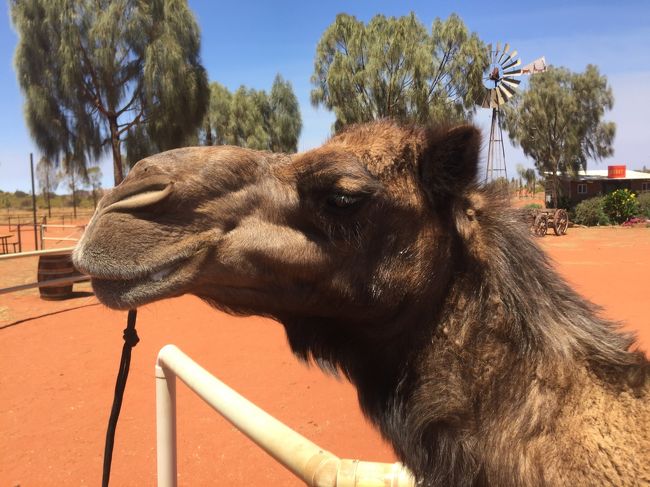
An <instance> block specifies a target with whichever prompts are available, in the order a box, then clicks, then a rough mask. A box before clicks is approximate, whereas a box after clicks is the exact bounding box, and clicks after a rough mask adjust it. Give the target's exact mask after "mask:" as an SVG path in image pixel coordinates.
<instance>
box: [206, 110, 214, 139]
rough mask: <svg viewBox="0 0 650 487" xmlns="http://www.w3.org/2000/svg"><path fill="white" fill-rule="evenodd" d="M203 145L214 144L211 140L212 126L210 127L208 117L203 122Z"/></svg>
mask: <svg viewBox="0 0 650 487" xmlns="http://www.w3.org/2000/svg"><path fill="white" fill-rule="evenodd" d="M205 145H214V142H213V140H212V127H210V117H207V121H206V122H205Z"/></svg>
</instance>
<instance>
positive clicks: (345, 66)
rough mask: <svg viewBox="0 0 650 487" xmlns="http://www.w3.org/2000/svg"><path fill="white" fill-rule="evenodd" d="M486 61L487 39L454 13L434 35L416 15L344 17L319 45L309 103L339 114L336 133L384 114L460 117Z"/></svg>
mask: <svg viewBox="0 0 650 487" xmlns="http://www.w3.org/2000/svg"><path fill="white" fill-rule="evenodd" d="M486 65H487V49H486V48H485V46H484V44H483V43H482V42H481V40H480V39H479V38H478V36H477V35H476V34H474V33H472V34H470V33H469V32H468V31H467V28H466V27H465V25H464V23H463V21H462V20H461V19H460V17H458V16H457V15H455V14H452V15H450V16H449V18H448V19H447V20H441V19H439V18H438V19H436V20H435V21H434V23H433V25H432V28H431V33H430V34H429V33H428V32H427V30H426V28H425V27H424V25H422V24H421V23H420V22H419V21H418V19H417V18H416V17H415V15H414V14H413V13H411V14H410V15H408V16H405V17H398V18H395V17H389V18H387V17H385V16H383V15H376V16H375V17H373V18H372V19H371V20H370V22H369V23H368V24H367V25H364V24H363V22H360V21H358V20H357V19H356V18H355V17H353V16H351V15H347V14H339V15H337V17H336V20H335V21H334V23H333V24H331V25H330V26H329V27H328V28H327V29H326V30H325V32H324V33H323V36H322V37H321V39H320V41H319V43H318V46H317V48H316V61H315V66H314V74H313V75H312V78H311V81H312V84H313V85H314V89H313V90H312V92H311V101H312V104H313V105H314V106H315V107H317V106H319V105H323V106H325V107H326V108H328V109H329V110H333V111H334V113H335V115H336V122H335V127H334V128H335V129H336V130H338V129H340V128H341V127H343V126H344V125H347V124H350V123H359V122H368V121H371V120H376V119H379V118H385V117H391V118H395V119H398V120H406V121H416V122H420V123H429V122H432V121H438V122H440V121H442V122H449V121H458V120H463V119H467V118H470V117H471V115H472V114H473V113H474V111H475V109H476V101H477V100H478V99H479V98H480V95H481V94H482V93H483V91H484V88H483V86H482V81H481V80H482V75H483V69H484V67H485V66H486Z"/></svg>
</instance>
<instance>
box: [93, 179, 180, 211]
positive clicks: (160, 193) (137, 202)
mask: <svg viewBox="0 0 650 487" xmlns="http://www.w3.org/2000/svg"><path fill="white" fill-rule="evenodd" d="M173 186H174V183H172V182H167V183H154V184H150V185H147V186H141V187H139V188H138V189H137V191H130V192H127V193H125V194H124V195H123V196H122V198H120V199H118V200H117V201H115V202H114V203H111V204H110V205H108V206H107V207H105V208H104V210H103V211H102V213H109V212H111V211H125V210H133V209H136V208H143V207H145V206H150V205H153V204H155V203H159V202H161V201H163V200H164V199H166V198H167V197H168V196H169V195H170V194H171V192H172V189H173Z"/></svg>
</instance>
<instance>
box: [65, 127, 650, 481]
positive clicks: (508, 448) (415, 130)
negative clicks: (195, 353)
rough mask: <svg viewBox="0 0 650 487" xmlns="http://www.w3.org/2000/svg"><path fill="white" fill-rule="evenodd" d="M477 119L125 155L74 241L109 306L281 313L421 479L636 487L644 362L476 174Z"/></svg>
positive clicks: (642, 474)
mask: <svg viewBox="0 0 650 487" xmlns="http://www.w3.org/2000/svg"><path fill="white" fill-rule="evenodd" d="M480 146H481V138H480V133H479V131H478V130H477V129H476V128H474V127H472V126H469V125H467V126H458V127H438V128H427V127H417V126H402V125H399V124H396V123H393V122H390V121H379V122H374V123H370V124H365V125H359V126H355V127H351V128H349V129H347V130H345V131H343V132H342V133H340V134H338V135H336V136H334V137H333V138H331V139H330V140H329V141H327V142H326V143H325V144H324V145H323V146H321V147H319V148H317V149H314V150H310V151H307V152H304V153H299V154H294V155H287V154H273V153H269V152H260V151H253V150H248V149H243V148H238V147H229V146H220V147H193V148H182V149H176V150H172V151H168V152H164V153H161V154H158V155H154V156H151V157H148V158H146V159H143V160H142V161H140V162H138V164H136V165H135V167H134V168H133V169H132V171H131V172H130V173H129V175H128V177H127V178H126V179H125V180H124V182H123V183H122V184H120V185H119V186H117V187H116V188H115V189H113V190H112V191H110V192H109V193H108V194H107V195H106V196H105V197H104V199H103V200H102V201H101V203H100V205H99V206H98V208H97V211H96V213H95V215H94V216H93V218H92V220H91V222H90V224H89V226H88V228H87V231H86V233H85V235H84V236H83V238H82V239H81V241H80V242H79V244H78V246H77V248H76V249H75V252H74V263H75V265H76V266H77V267H78V268H79V269H80V270H81V271H83V272H85V273H87V274H89V275H90V276H91V278H92V285H93V288H94V291H95V293H96V295H97V297H98V298H99V300H100V301H102V302H103V303H104V304H106V305H108V306H109V307H112V308H116V309H129V308H134V307H137V306H142V305H144V304H146V303H150V302H152V301H155V300H159V299H163V298H167V297H171V296H178V295H182V294H185V293H191V294H194V295H196V296H199V297H200V298H202V299H204V300H206V301H207V302H209V303H211V304H213V305H214V306H215V307H217V308H219V309H221V310H224V311H226V312H228V313H232V314H237V315H261V316H268V317H272V318H274V319H275V320H277V321H279V322H280V323H282V324H283V325H284V328H285V330H286V334H287V338H288V343H289V346H290V347H291V349H292V350H293V352H294V353H295V354H296V355H297V356H298V357H299V358H301V359H303V360H306V361H313V362H314V363H316V364H318V365H319V366H320V367H322V368H323V369H324V370H325V371H328V372H331V373H334V374H340V375H343V376H345V377H346V378H347V379H349V380H350V381H351V382H352V383H353V384H354V385H355V386H356V389H357V391H358V399H359V403H360V406H361V408H362V410H363V412H364V413H365V414H366V415H367V417H368V418H369V419H370V420H371V421H372V423H373V424H374V425H375V426H376V427H377V428H378V430H379V431H380V432H381V434H382V435H383V437H384V438H386V439H387V440H388V441H389V442H390V444H391V445H392V446H393V448H394V450H395V452H396V454H397V456H398V457H399V459H400V460H401V461H402V462H403V463H404V464H405V465H407V466H408V467H409V468H410V469H411V471H412V472H413V474H414V475H415V477H416V479H417V481H418V482H419V484H418V485H426V486H479V485H480V486H486V485H491V486H538V485H539V486H541V485H549V486H557V485H571V486H574V485H589V486H595V485H617V486H626V485H630V486H631V485H648V483H649V482H650V457H649V452H650V386H649V383H650V380H648V376H649V375H650V365H649V362H648V360H647V358H646V357H645V356H644V355H643V354H642V353H641V352H640V351H634V350H632V349H631V347H632V346H633V337H632V336H630V335H627V334H624V333H622V332H621V331H620V330H619V329H618V325H617V324H614V323H612V322H609V321H606V320H605V319H603V318H602V317H600V315H599V313H598V308H597V307H596V306H595V305H593V304H591V303H589V302H587V301H586V300H585V299H584V298H582V297H581V296H579V295H578V294H577V293H576V292H574V291H573V290H572V289H571V288H570V287H569V286H568V285H567V283H566V282H565V281H564V280H563V279H562V278H561V277H560V276H559V275H558V274H557V273H556V271H554V269H553V267H552V266H551V264H550V263H549V260H548V258H547V257H546V256H545V254H544V253H543V252H542V251H541V250H540V249H539V247H538V246H537V244H536V243H535V242H534V241H533V240H532V239H531V238H530V237H529V236H528V231H527V229H526V228H525V224H523V223H521V218H520V216H519V214H518V213H517V212H516V211H515V210H513V209H511V208H509V207H508V203H507V201H506V200H505V199H504V198H502V197H501V196H500V195H499V194H498V193H496V192H495V191H494V190H492V189H490V188H489V187H486V186H482V185H479V184H478V183H477V182H476V180H477V164H478V159H479V156H478V154H479V149H480Z"/></svg>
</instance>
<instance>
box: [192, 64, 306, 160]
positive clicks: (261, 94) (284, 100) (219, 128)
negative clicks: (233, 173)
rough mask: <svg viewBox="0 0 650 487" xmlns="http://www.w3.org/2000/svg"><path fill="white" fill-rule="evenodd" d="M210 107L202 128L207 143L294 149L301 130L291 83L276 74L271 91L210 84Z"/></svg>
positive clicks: (284, 149)
mask: <svg viewBox="0 0 650 487" xmlns="http://www.w3.org/2000/svg"><path fill="white" fill-rule="evenodd" d="M210 90H211V94H210V109H209V111H208V114H207V116H206V119H205V121H204V124H203V130H202V132H203V133H202V136H201V138H202V141H203V143H205V144H207V145H212V144H232V145H238V146H240V147H248V148H250V149H258V150H271V151H274V152H296V151H297V150H298V137H299V136H300V131H301V130H302V120H301V118H300V108H299V105H298V99H297V98H296V96H295V94H294V93H293V89H292V87H291V83H289V82H288V81H285V80H283V79H282V77H281V76H280V75H277V76H276V77H275V80H274V82H273V86H272V88H271V94H270V95H268V94H267V93H266V92H265V91H263V90H259V91H257V90H253V89H249V88H246V87H245V86H240V87H239V89H237V91H235V93H232V94H231V93H230V92H229V91H228V89H227V88H225V87H224V86H222V85H220V84H219V83H211V84H210Z"/></svg>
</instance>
